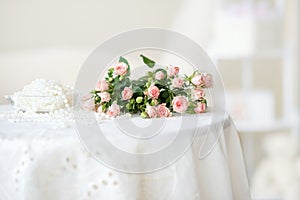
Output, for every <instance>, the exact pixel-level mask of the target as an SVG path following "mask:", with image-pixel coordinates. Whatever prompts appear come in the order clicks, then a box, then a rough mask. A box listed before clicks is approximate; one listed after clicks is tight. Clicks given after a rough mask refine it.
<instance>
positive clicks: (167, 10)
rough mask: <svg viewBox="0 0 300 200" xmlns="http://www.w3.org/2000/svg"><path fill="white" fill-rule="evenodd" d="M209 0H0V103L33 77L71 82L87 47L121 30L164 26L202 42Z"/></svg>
mask: <svg viewBox="0 0 300 200" xmlns="http://www.w3.org/2000/svg"><path fill="white" fill-rule="evenodd" d="M215 2H216V0H213V1H205V0H163V1H162V0H151V1H147V0H126V1H122V0H88V1H85V0H63V1H61V0H51V1H49V0H27V1H22V0H0V27H1V31H0V103H3V102H5V101H4V98H3V95H4V94H10V93H12V92H14V91H16V90H19V89H21V88H22V86H24V85H25V84H27V83H29V82H30V81H32V80H33V79H35V78H47V79H58V80H61V81H63V82H66V83H71V84H72V83H73V82H74V80H75V78H76V74H77V71H78V69H79V67H80V65H81V63H82V62H83V61H84V59H85V58H86V57H87V55H88V54H89V52H90V51H91V50H93V49H94V48H95V47H97V46H98V45H99V44H101V42H103V41H105V40H106V39H108V38H110V37H111V36H112V35H115V34H118V33H120V32H123V31H127V30H131V29H136V28H141V27H162V28H169V29H173V30H177V31H180V32H181V33H184V34H186V35H188V36H190V37H192V38H193V39H194V40H196V41H197V42H199V43H200V44H202V45H206V44H207V42H208V40H209V37H210V32H209V30H210V21H212V18H211V16H212V13H213V9H214V8H215V7H214V3H215Z"/></svg>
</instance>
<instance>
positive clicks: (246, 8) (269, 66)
mask: <svg viewBox="0 0 300 200" xmlns="http://www.w3.org/2000/svg"><path fill="white" fill-rule="evenodd" d="M299 13H300V2H299V0H209V1H208V0H165V1H161V0H152V1H141V0H127V1H117V0H110V1H104V0H87V1H83V0H72V1H71V0H51V1H46V0H27V1H21V0H0V27H1V31H0V103H1V104H4V103H6V102H5V99H4V98H3V96H4V95H6V94H11V93H13V92H15V91H18V90H20V89H22V88H23V86H24V85H25V84H28V83H30V82H31V81H32V80H34V79H36V78H45V79H56V80H60V81H61V82H63V83H70V84H73V83H74V81H75V79H76V76H77V73H78V71H79V68H80V66H81V64H82V63H83V62H84V60H85V59H86V58H87V56H88V55H89V53H90V52H91V51H92V50H93V49H94V48H96V47H97V46H98V45H100V44H101V43H102V42H103V41H105V40H106V39H108V38H110V37H112V36H113V35H115V34H118V33H120V32H123V31H127V30H131V29H136V28H143V27H161V28H168V29H172V30H175V31H178V32H180V33H183V34H185V35H187V36H188V37H190V38H192V39H193V40H194V41H196V42H197V43H199V44H200V45H201V46H202V47H204V48H205V49H206V50H207V52H208V53H209V55H210V56H211V57H212V58H213V59H214V61H215V62H216V64H217V65H218V69H219V71H220V73H221V75H222V77H223V81H224V85H225V89H226V95H227V101H226V104H227V110H228V112H229V113H230V114H231V115H232V117H233V119H234V120H235V123H236V126H237V128H238V130H239V132H240V136H241V141H242V147H243V150H244V155H245V163H246V167H247V172H248V176H249V182H250V186H251V193H252V197H253V199H261V200H263V199H265V200H267V199H268V200H270V199H274V200H275V199H276V200H300V153H299V149H300V145H299V144H300V129H299V124H298V121H299V115H300V114H299V94H300V88H299V72H300V66H299V53H300V52H299V46H300V45H299V34H300V31H299V24H300V21H299V18H300V15H299Z"/></svg>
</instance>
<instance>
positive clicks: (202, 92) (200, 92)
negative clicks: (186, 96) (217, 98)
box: [193, 89, 205, 100]
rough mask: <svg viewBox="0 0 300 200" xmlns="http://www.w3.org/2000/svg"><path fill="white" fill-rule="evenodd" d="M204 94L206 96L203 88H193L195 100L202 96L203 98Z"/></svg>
mask: <svg viewBox="0 0 300 200" xmlns="http://www.w3.org/2000/svg"><path fill="white" fill-rule="evenodd" d="M204 96H205V93H204V91H203V90H199V89H195V90H193V98H194V100H199V99H200V98H203V97H204Z"/></svg>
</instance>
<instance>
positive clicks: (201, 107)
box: [194, 102, 206, 114]
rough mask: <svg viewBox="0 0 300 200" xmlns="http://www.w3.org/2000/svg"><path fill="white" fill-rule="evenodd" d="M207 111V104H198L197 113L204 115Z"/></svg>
mask: <svg viewBox="0 0 300 200" xmlns="http://www.w3.org/2000/svg"><path fill="white" fill-rule="evenodd" d="M205 110H206V103H202V102H199V103H197V107H196V108H195V109H194V111H195V112H196V113H198V114H199V113H204V112H205Z"/></svg>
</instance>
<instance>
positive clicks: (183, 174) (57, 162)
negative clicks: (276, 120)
mask: <svg viewBox="0 0 300 200" xmlns="http://www.w3.org/2000/svg"><path fill="white" fill-rule="evenodd" d="M4 109H7V107H3V106H2V107H1V106H0V110H4ZM212 135H213V134H212ZM0 171H1V173H0V200H69V199H72V200H88V199H97V200H98V199H100V200H168V199H170V200H232V199H234V200H248V199H250V197H249V188H248V183H247V177H246V172H245V166H244V161H243V155H242V151H241V147H240V141H239V136H238V133H237V132H236V130H235V128H234V126H233V124H232V122H231V120H230V118H228V119H227V120H226V121H225V123H224V126H223V129H222V130H221V133H220V137H218V142H217V143H216V145H215V146H214V148H213V149H212V151H211V152H209V154H208V155H207V156H205V157H203V158H201V159H200V158H199V155H198V146H197V144H193V145H192V146H191V148H190V149H188V151H186V152H185V154H184V155H183V156H182V157H181V158H180V159H179V160H178V161H176V162H175V163H174V164H172V165H171V166H169V167H167V168H164V169H162V170H159V171H156V172H153V173H148V174H140V175H138V174H128V173H123V172H118V171H115V170H112V169H110V168H108V167H106V166H104V165H102V164H100V163H99V162H97V161H96V160H95V159H94V158H93V157H92V156H91V155H90V154H89V153H88V152H87V151H86V150H85V149H84V148H83V147H82V145H81V143H80V140H79V137H78V136H77V134H76V132H75V130H74V129H73V128H65V129H53V128H50V127H49V126H47V125H43V124H33V123H18V124H16V123H15V124H13V123H10V122H8V121H3V120H2V121H0Z"/></svg>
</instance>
